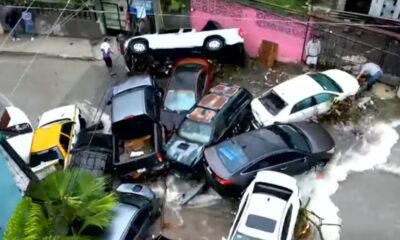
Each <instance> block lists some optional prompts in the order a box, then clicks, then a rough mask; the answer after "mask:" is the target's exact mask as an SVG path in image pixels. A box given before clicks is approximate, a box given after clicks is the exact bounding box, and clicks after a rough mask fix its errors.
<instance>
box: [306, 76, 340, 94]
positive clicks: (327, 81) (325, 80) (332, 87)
mask: <svg viewBox="0 0 400 240" xmlns="http://www.w3.org/2000/svg"><path fill="white" fill-rule="evenodd" d="M308 76H309V77H311V78H312V79H314V81H316V82H317V83H318V84H319V85H321V87H322V88H323V89H324V90H326V91H332V92H339V93H342V92H343V90H342V88H341V87H340V86H339V85H338V84H337V83H336V82H335V81H334V80H333V79H332V78H330V77H328V76H327V75H325V74H323V73H309V74H308Z"/></svg>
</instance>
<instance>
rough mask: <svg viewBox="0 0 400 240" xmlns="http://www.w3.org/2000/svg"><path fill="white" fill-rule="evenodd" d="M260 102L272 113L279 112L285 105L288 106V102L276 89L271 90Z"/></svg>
mask: <svg viewBox="0 0 400 240" xmlns="http://www.w3.org/2000/svg"><path fill="white" fill-rule="evenodd" d="M260 102H261V103H262V104H263V105H264V106H265V108H267V110H268V111H269V112H270V113H271V114H272V115H276V114H278V113H279V112H280V111H281V110H282V109H283V108H284V107H286V106H287V103H286V102H285V101H284V100H283V99H282V98H281V97H280V96H279V95H278V94H276V93H275V92H274V91H271V92H269V93H268V94H267V95H266V96H264V97H261V98H260Z"/></svg>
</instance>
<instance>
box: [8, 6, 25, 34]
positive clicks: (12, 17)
mask: <svg viewBox="0 0 400 240" xmlns="http://www.w3.org/2000/svg"><path fill="white" fill-rule="evenodd" d="M19 18H20V12H19V11H18V9H16V8H13V9H11V10H10V11H9V12H8V13H7V15H6V19H5V20H6V24H7V25H8V27H9V28H10V35H11V38H12V40H13V41H15V40H17V41H19V40H21V39H20V38H18V36H17V27H18V22H19Z"/></svg>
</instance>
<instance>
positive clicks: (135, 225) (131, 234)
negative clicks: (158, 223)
mask: <svg viewBox="0 0 400 240" xmlns="http://www.w3.org/2000/svg"><path fill="white" fill-rule="evenodd" d="M149 217H150V212H149V210H148V209H147V208H146V209H143V210H141V211H140V212H139V214H138V215H137V216H136V218H135V220H133V221H132V223H131V226H130V228H129V231H128V234H126V236H125V240H132V239H134V238H135V237H136V236H137V234H139V232H140V229H141V228H142V227H143V224H144V223H145V222H146V220H148V218H149Z"/></svg>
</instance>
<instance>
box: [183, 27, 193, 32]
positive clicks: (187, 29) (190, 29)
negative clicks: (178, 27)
mask: <svg viewBox="0 0 400 240" xmlns="http://www.w3.org/2000/svg"><path fill="white" fill-rule="evenodd" d="M191 31H193V29H192V28H184V29H183V31H182V32H184V33H187V32H191Z"/></svg>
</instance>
